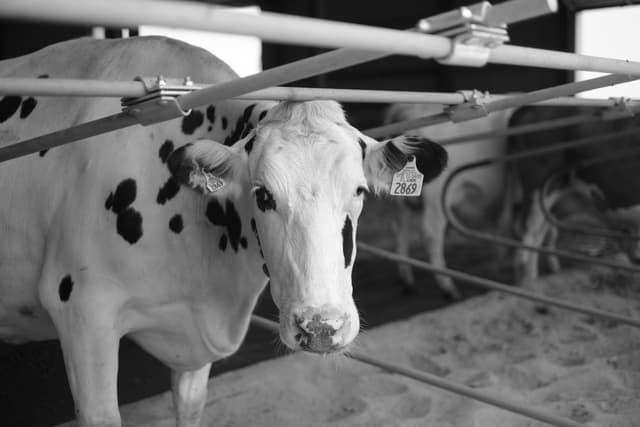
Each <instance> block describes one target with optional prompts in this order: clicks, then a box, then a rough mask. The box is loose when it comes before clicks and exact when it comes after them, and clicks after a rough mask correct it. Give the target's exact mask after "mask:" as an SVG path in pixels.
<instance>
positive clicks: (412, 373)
mask: <svg viewBox="0 0 640 427" xmlns="http://www.w3.org/2000/svg"><path fill="white" fill-rule="evenodd" d="M251 323H252V324H254V325H256V326H258V327H260V328H263V329H267V330H269V331H271V332H273V333H276V334H277V333H278V324H277V323H276V322H274V321H272V320H269V319H265V318H264V317H260V316H257V315H255V314H254V315H252V316H251ZM346 354H347V356H348V357H350V358H352V359H355V360H357V361H359V362H362V363H366V364H367V365H371V366H375V367H377V368H380V369H383V370H385V371H388V372H392V373H394V374H399V375H402V376H405V377H408V378H412V379H414V380H416V381H420V382H422V383H425V384H427V385H430V386H433V387H436V388H439V389H442V390H445V391H448V392H450V393H455V394H459V395H461V396H464V397H467V398H469V399H473V400H477V401H478V402H482V403H486V404H488V405H492V406H495V407H498V408H500V409H504V410H507V411H510V412H514V413H516V414H519V415H523V416H525V417H528V418H531V419H534V420H537V421H541V422H543V423H547V424H551V425H553V426H557V427H584V424H581V423H578V422H575V421H572V420H570V419H567V418H562V417H558V416H556V415H551V414H548V413H546V412H542V411H538V410H536V409H532V408H530V407H528V406H526V405H524V404H521V403H517V402H513V401H509V400H507V399H504V398H501V397H498V396H495V395H493V394H491V393H487V392H481V391H478V390H474V389H472V388H471V387H466V386H463V385H460V384H456V383H454V382H452V381H448V380H445V379H443V378H440V377H438V376H437V375H433V374H429V373H427V372H424V371H419V370H417V369H413V368H408V367H405V366H401V365H397V364H395V363H390V362H385V361H383V360H380V359H378V358H375V357H372V356H369V355H366V354H363V353H360V352H358V351H349V352H348V353H346Z"/></svg>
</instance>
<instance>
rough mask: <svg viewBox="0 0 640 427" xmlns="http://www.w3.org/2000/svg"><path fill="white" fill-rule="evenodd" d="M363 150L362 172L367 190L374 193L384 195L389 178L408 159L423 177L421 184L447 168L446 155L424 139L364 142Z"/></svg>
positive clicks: (412, 138)
mask: <svg viewBox="0 0 640 427" xmlns="http://www.w3.org/2000/svg"><path fill="white" fill-rule="evenodd" d="M368 141H369V143H367V144H366V145H365V146H364V147H363V149H364V172H365V175H366V177H367V181H368V183H369V187H370V188H372V189H373V190H374V191H375V192H376V193H386V192H388V191H389V188H390V186H391V179H392V178H393V174H395V173H396V172H398V171H400V170H402V168H404V166H405V165H406V164H407V162H408V161H409V159H410V157H411V156H414V157H415V158H416V166H417V167H418V170H419V171H420V172H422V174H423V175H424V183H425V184H426V183H427V182H429V181H431V180H433V179H435V178H436V177H438V175H440V173H441V172H442V171H443V170H444V168H445V167H446V166H447V159H448V155H447V151H446V150H445V149H444V148H443V147H442V146H441V145H440V144H437V143H435V142H433V141H431V140H429V139H427V138H421V137H416V136H405V135H401V136H398V137H396V138H393V139H390V140H387V141H382V142H377V141H372V140H371V139H369V140H368Z"/></svg>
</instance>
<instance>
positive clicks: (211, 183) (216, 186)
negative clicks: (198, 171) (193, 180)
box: [202, 170, 225, 193]
mask: <svg viewBox="0 0 640 427" xmlns="http://www.w3.org/2000/svg"><path fill="white" fill-rule="evenodd" d="M202 175H203V176H204V179H205V183H204V186H205V187H207V190H208V191H209V192H210V193H215V192H216V191H218V190H220V189H221V188H222V187H224V185H225V183H224V179H222V178H220V177H217V176H215V175H212V174H210V173H209V172H206V171H204V170H203V171H202Z"/></svg>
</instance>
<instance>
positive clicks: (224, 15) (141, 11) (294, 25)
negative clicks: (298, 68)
mask: <svg viewBox="0 0 640 427" xmlns="http://www.w3.org/2000/svg"><path fill="white" fill-rule="evenodd" d="M0 16H4V17H7V18H17V19H30V20H42V21H49V22H65V23H75V24H84V25H86V24H96V25H105V26H117V27H135V26H138V25H161V26H170V27H179V28H190V29H195V30H208V31H219V32H224V33H231V34H245V35H251V36H256V37H259V38H261V39H263V40H265V41H270V42H277V43H286V44H295V45H309V46H320V47H347V48H352V49H358V50H365V51H369V52H379V53H384V54H404V55H413V56H418V57H421V58H443V57H446V56H447V55H448V54H449V53H450V52H451V50H452V46H453V42H452V41H451V40H450V39H448V38H446V37H441V36H436V35H429V34H421V33H417V32H406V31H398V30H391V29H387V28H378V27H371V26H366V25H358V24H351V23H344V22H336V21H327V20H321V19H314V18H306V17H297V16H289V15H281V14H276V13H267V12H265V13H261V14H260V15H248V14H241V13H235V12H230V11H228V10H225V8H221V7H218V6H209V5H204V4H202V3H196V2H188V1H184V2H177V1H162V0H92V1H84V0H49V1H46V2H43V1H39V0H3V1H2V2H0ZM489 62H493V63H499V64H510V65H520V66H528V67H544V68H553V69H563V70H584V71H599V72H603V73H614V74H627V75H636V76H638V77H640V63H638V62H632V61H624V60H619V59H609V58H601V57H595V56H587V55H578V54H574V53H566V52H556V51H548V50H543V49H533V48H526V47H520V46H507V45H503V46H499V47H496V48H493V49H492V50H491V52H490V54H489ZM271 86H273V85H271Z"/></svg>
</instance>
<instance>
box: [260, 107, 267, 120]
mask: <svg viewBox="0 0 640 427" xmlns="http://www.w3.org/2000/svg"><path fill="white" fill-rule="evenodd" d="M266 115H267V110H264V111H263V112H261V113H260V115H259V116H258V121H260V120H262V119H264V116H266Z"/></svg>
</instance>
